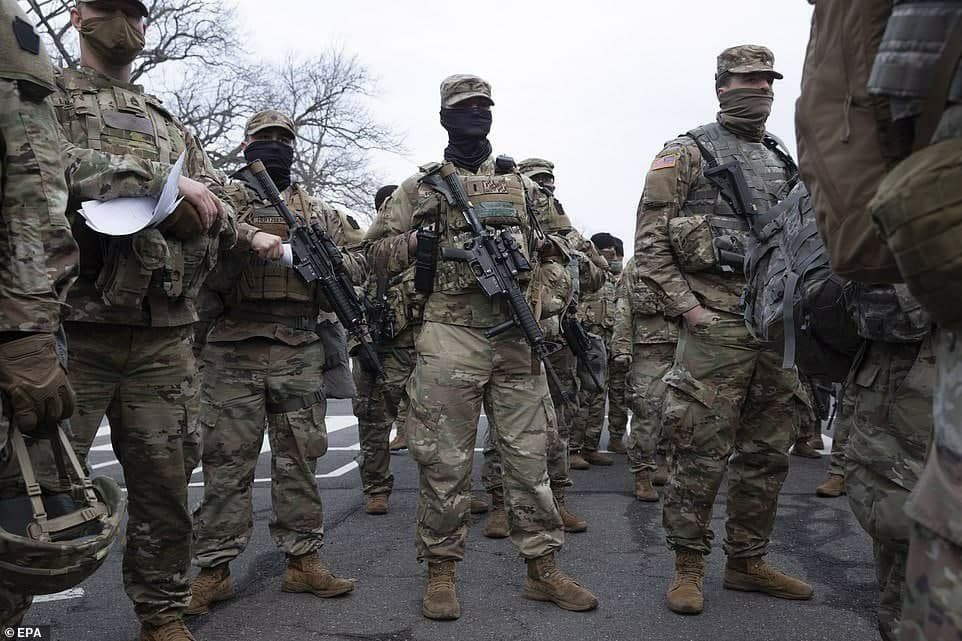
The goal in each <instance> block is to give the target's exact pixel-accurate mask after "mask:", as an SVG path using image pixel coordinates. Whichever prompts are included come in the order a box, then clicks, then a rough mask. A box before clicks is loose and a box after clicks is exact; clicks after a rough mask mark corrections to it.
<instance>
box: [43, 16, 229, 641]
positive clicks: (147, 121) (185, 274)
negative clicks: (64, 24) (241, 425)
mask: <svg viewBox="0 0 962 641" xmlns="http://www.w3.org/2000/svg"><path fill="white" fill-rule="evenodd" d="M146 17H147V8H146V6H145V5H144V4H143V3H142V2H139V1H137V0H116V1H110V2H107V1H97V0H81V1H80V2H79V3H78V4H77V5H76V6H75V7H73V8H71V10H70V19H71V22H72V24H73V26H74V28H75V29H77V31H78V32H79V34H80V63H81V68H79V69H65V70H63V71H62V72H61V74H60V76H59V77H58V86H59V93H58V95H57V98H56V100H55V105H56V107H57V115H58V117H59V119H60V124H61V125H62V129H63V133H64V137H65V139H66V141H67V144H66V145H65V150H64V160H65V168H66V178H67V186H68V188H69V201H68V206H67V211H68V212H69V213H70V215H71V216H72V228H73V233H74V237H75V238H76V239H77V243H78V245H79V246H80V272H79V278H78V280H77V283H76V285H75V286H74V287H73V288H72V289H71V290H70V294H69V297H68V299H67V300H68V302H69V303H70V304H71V306H72V312H71V317H70V320H69V321H68V322H67V323H66V324H65V328H66V330H67V337H68V344H69V345H70V380H71V383H72V384H73V387H74V390H75V391H76V393H77V407H78V411H77V413H76V414H75V416H74V418H73V422H72V427H73V432H74V437H75V441H74V442H75V447H76V449H77V450H78V454H79V455H80V456H81V457H82V458H85V457H86V454H87V452H88V451H89V448H90V446H91V443H92V442H93V439H94V436H95V435H96V433H97V429H98V428H99V426H100V423H101V419H102V418H103V416H104V414H105V413H106V414H107V417H108V418H109V419H110V429H111V440H112V443H113V448H114V452H116V454H117V458H118V459H119V460H120V463H121V465H122V466H123V470H124V477H125V479H126V484H127V494H128V501H129V521H128V524H127V533H126V550H125V554H124V568H123V570H124V585H125V587H126V590H127V594H128V596H129V597H130V599H131V600H132V601H133V603H134V610H135V612H136V614H137V617H138V618H139V619H140V622H141V633H140V638H141V640H142V641H154V640H160V639H164V640H165V641H182V640H184V639H192V638H193V637H192V636H191V634H190V631H189V630H188V629H187V628H186V626H185V625H184V623H183V620H182V613H183V609H184V607H186V605H187V601H188V598H189V594H190V592H189V590H190V584H189V582H188V581H187V571H188V568H189V565H190V537H191V528H190V513H189V512H188V510H187V478H188V476H189V474H190V472H191V471H192V470H193V468H194V467H195V464H196V463H197V459H196V456H197V452H196V451H194V445H195V444H196V424H195V422H194V417H192V416H191V415H190V413H189V410H190V407H191V405H192V404H193V403H194V402H195V396H196V394H197V390H198V387H197V380H196V375H195V372H196V370H195V365H194V357H193V354H192V352H191V343H192V332H191V325H192V323H194V322H195V321H196V320H197V314H196V312H195V309H194V303H193V299H194V297H195V295H196V293H197V290H198V289H199V288H200V285H201V283H202V282H203V280H204V278H205V277H206V275H207V272H208V271H209V269H210V267H211V266H212V264H213V261H212V259H213V258H214V257H216V253H217V251H218V247H219V246H220V245H224V246H230V245H232V244H233V243H234V241H235V238H236V229H235V226H234V223H233V218H232V215H231V213H230V210H229V208H227V207H225V206H224V205H223V204H222V202H221V200H220V198H219V195H220V194H222V191H221V189H222V187H221V181H220V179H219V177H218V174H217V172H216V171H215V170H214V169H213V167H212V166H211V164H210V161H209V160H208V158H207V155H206V154H205V153H204V150H203V149H202V148H201V146H200V145H199V144H198V142H197V140H196V139H195V138H194V136H193V135H192V134H190V133H189V132H188V131H187V130H186V129H184V127H183V126H182V125H181V123H180V122H178V121H177V120H176V119H175V118H174V117H173V116H172V115H171V114H170V113H169V112H168V111H167V110H166V109H165V108H164V107H163V106H162V105H161V104H160V102H159V101H158V100H157V99H155V98H153V97H152V96H149V95H147V94H145V93H144V91H143V89H142V88H141V87H140V86H137V85H133V84H130V82H129V81H130V73H131V65H132V62H133V60H134V58H136V56H137V55H138V53H139V52H140V51H141V50H142V49H143V47H144V25H145V18H146ZM182 152H185V153H186V160H185V162H184V169H183V175H182V176H181V177H180V180H179V187H180V192H181V194H182V195H183V196H184V200H183V202H182V203H181V205H180V206H179V207H178V208H177V209H176V210H175V211H174V212H173V214H171V215H170V216H169V217H168V218H167V219H166V220H165V221H164V222H163V223H161V225H160V226H159V227H157V228H153V227H151V228H146V229H144V230H142V231H140V232H137V233H135V234H133V235H131V236H117V237H111V236H105V235H103V234H100V233H98V232H95V231H93V230H92V229H91V228H90V227H88V226H86V225H85V223H84V221H83V219H82V217H81V216H79V215H77V214H73V213H72V212H76V211H77V209H78V208H79V207H80V203H81V202H82V201H85V200H90V199H97V200H110V199H113V198H117V197H121V196H131V195H137V196H156V195H158V194H159V193H160V191H161V188H162V186H163V184H164V182H165V181H166V179H167V177H168V174H169V173H170V168H171V165H173V163H174V162H175V161H176V160H177V158H178V157H179V156H180V155H181V153H182ZM212 189H213V190H214V191H212ZM215 192H216V193H215Z"/></svg>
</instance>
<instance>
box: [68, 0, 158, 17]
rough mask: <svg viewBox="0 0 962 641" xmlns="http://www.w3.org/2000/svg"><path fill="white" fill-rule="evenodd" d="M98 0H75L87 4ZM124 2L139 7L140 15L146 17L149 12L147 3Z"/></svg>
mask: <svg viewBox="0 0 962 641" xmlns="http://www.w3.org/2000/svg"><path fill="white" fill-rule="evenodd" d="M100 1H101V0H77V2H78V3H82V4H89V3H91V2H100ZM126 2H129V3H130V4H132V5H134V6H136V7H137V8H138V9H140V15H142V16H143V17H145V18H146V17H147V16H148V15H150V13H149V12H148V11H147V5H145V4H144V3H143V2H141V1H140V0H126Z"/></svg>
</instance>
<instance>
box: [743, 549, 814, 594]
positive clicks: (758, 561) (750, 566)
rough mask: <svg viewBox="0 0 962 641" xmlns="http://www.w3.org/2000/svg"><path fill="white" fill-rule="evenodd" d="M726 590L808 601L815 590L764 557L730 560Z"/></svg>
mask: <svg viewBox="0 0 962 641" xmlns="http://www.w3.org/2000/svg"><path fill="white" fill-rule="evenodd" d="M725 588H726V589H728V590H741V591H742V592H764V593H765V594H768V595H771V596H773V597H778V598H779V599H795V600H799V601H806V600H808V599H811V598H812V595H813V594H815V590H814V589H813V588H812V586H810V585H809V584H808V583H805V582H804V581H802V580H800V579H796V578H795V577H792V576H788V575H787V574H785V573H784V572H782V571H781V570H779V569H778V568H776V567H774V566H771V565H769V564H768V563H766V562H765V560H764V559H763V558H762V557H760V556H759V557H755V558H751V559H728V562H727V563H726V564H725Z"/></svg>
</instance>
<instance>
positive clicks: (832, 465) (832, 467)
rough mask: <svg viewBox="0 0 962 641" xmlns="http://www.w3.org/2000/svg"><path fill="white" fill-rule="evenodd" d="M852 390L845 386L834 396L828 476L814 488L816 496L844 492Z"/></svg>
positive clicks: (852, 401) (852, 403)
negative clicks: (840, 394)
mask: <svg viewBox="0 0 962 641" xmlns="http://www.w3.org/2000/svg"><path fill="white" fill-rule="evenodd" d="M852 392H854V390H853V389H852V388H851V387H849V386H846V388H845V393H844V394H843V395H842V396H841V397H838V396H836V398H837V399H838V400H837V401H836V402H837V403H838V404H839V407H838V408H837V409H835V410H834V411H835V412H836V416H835V419H834V420H833V421H832V424H833V425H832V428H833V430H834V433H833V434H832V455H831V457H830V458H831V460H830V461H829V466H828V478H827V479H825V480H824V481H822V483H821V485H819V486H818V487H816V488H815V494H816V495H817V496H823V497H826V498H836V497H839V496H842V495H843V494H845V448H846V446H847V445H848V435H849V432H850V431H851V428H852V413H853V412H854V411H855V399H854V398H853V397H852Z"/></svg>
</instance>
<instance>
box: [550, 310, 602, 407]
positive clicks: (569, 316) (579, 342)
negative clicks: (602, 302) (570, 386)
mask: <svg viewBox="0 0 962 641" xmlns="http://www.w3.org/2000/svg"><path fill="white" fill-rule="evenodd" d="M576 309H577V308H576V306H575V305H574V304H571V305H569V306H568V308H567V309H566V310H565V311H564V313H563V314H562V316H561V334H562V336H564V339H565V342H566V343H567V344H568V349H570V350H571V352H572V353H573V354H574V355H575V358H577V359H578V362H579V363H582V364H583V370H584V371H585V372H587V373H588V376H590V377H591V382H592V383H594V385H595V390H594V391H595V392H600V391H602V390H604V389H605V384H604V383H603V382H602V381H601V379H600V378H599V377H598V374H597V373H596V372H595V370H594V368H593V367H592V358H591V335H590V334H589V333H588V331H587V330H586V329H585V326H584V325H582V324H581V321H579V320H578V319H577V318H576V317H575V311H576Z"/></svg>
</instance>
